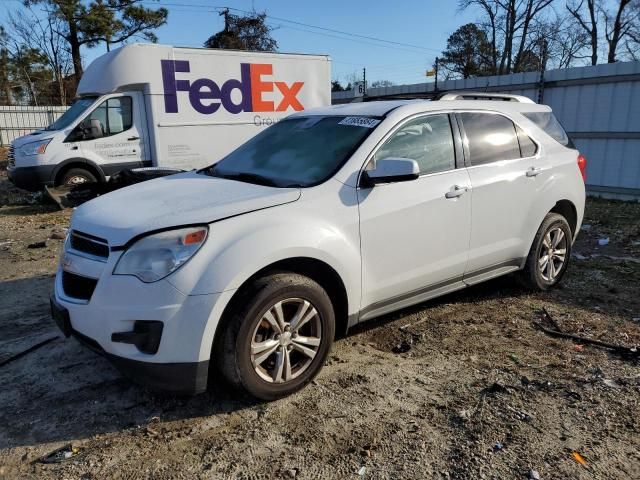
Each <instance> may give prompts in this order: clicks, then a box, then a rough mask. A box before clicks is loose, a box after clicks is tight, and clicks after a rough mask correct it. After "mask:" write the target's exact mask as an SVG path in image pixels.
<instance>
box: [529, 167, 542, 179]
mask: <svg viewBox="0 0 640 480" xmlns="http://www.w3.org/2000/svg"><path fill="white" fill-rule="evenodd" d="M541 173H542V169H541V168H536V167H531V168H530V169H529V170H527V173H526V175H527V177H536V176H538V175H540V174H541Z"/></svg>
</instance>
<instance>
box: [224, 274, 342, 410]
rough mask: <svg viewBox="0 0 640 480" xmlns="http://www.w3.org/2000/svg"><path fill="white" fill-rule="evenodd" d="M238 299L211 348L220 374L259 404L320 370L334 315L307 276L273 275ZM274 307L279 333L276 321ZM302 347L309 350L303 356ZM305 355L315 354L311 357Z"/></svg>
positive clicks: (290, 390) (295, 387)
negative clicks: (219, 336)
mask: <svg viewBox="0 0 640 480" xmlns="http://www.w3.org/2000/svg"><path fill="white" fill-rule="evenodd" d="M237 300H238V301H235V302H234V305H235V306H236V307H237V308H236V309H235V311H232V312H231V315H230V316H229V318H227V319H225V320H226V321H225V322H224V324H223V326H222V327H223V329H224V330H223V331H222V332H221V335H222V336H221V338H220V341H218V342H217V345H216V346H215V352H214V355H215V357H216V360H217V364H218V365H219V368H220V370H221V373H222V374H223V376H224V377H225V378H226V380H227V381H229V382H230V383H231V384H232V385H233V386H235V387H236V388H239V389H243V390H245V391H246V392H248V393H249V394H251V395H253V396H254V397H257V398H259V399H262V400H274V399H277V398H281V397H284V396H287V395H290V394H292V393H293V392H296V391H298V390H300V389H301V388H303V387H304V386H305V385H306V384H307V383H309V382H310V381H311V380H312V379H313V377H315V375H316V374H317V373H318V372H319V371H320V369H321V368H322V366H323V365H324V362H325V360H326V358H327V355H328V354H329V351H330V349H331V345H332V343H333V338H334V333H335V316H334V311H333V305H332V303H331V299H330V298H329V296H328V295H327V293H326V292H325V291H324V289H323V288H322V287H321V286H320V285H318V284H317V283H316V282H314V281H313V280H311V279H310V278H308V277H305V276H302V275H298V274H294V273H277V274H273V275H269V276H266V277H263V278H260V279H258V280H256V281H255V282H254V283H253V284H252V285H251V286H250V287H249V288H248V289H247V290H245V291H244V292H242V293H241V297H240V298H238V299H237ZM304 302H308V305H306V304H305V303H304ZM278 305H280V308H281V311H280V312H281V314H282V316H281V318H283V319H284V322H285V328H284V329H282V328H281V325H280V324H279V322H278V321H277V317H278V307H277V306H278ZM305 308H306V310H305ZM312 309H315V312H316V315H313V310H312ZM300 312H304V313H303V314H302V315H299V314H300ZM297 315H298V316H299V317H300V320H304V319H305V318H306V319H307V320H306V322H304V323H303V324H300V323H297V322H296V323H297V325H298V326H297V328H296V326H295V325H294V322H295V321H296V316H297ZM279 332H280V333H279ZM296 338H297V339H298V340H297V341H296ZM302 339H304V341H302ZM252 344H253V351H252ZM315 344H317V345H315ZM304 349H307V350H308V351H309V352H308V353H303V352H304ZM310 352H315V353H314V354H313V356H312V357H311V355H310ZM287 359H289V365H290V368H289V369H287V368H286V364H287ZM279 360H282V361H281V362H278V361H279ZM279 365H283V366H282V368H278V366H279ZM287 377H288V378H287Z"/></svg>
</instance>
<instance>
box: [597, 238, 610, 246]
mask: <svg viewBox="0 0 640 480" xmlns="http://www.w3.org/2000/svg"><path fill="white" fill-rule="evenodd" d="M598 245H600V246H601V247H604V246H605V245H609V237H605V238H599V239H598Z"/></svg>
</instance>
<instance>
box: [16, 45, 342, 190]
mask: <svg viewBox="0 0 640 480" xmlns="http://www.w3.org/2000/svg"><path fill="white" fill-rule="evenodd" d="M330 103H331V92H330V60H329V57H328V56H322V55H302V54H283V53H262V52H260V53H258V52H243V51H235V50H216V49H204V48H202V49H200V48H179V47H172V46H167V45H149V44H132V45H127V46H124V47H122V48H119V49H117V50H114V51H112V52H109V53H106V54H105V55H102V56H101V57H99V58H97V59H96V60H94V61H93V62H92V63H91V65H89V67H88V68H87V70H86V71H85V73H84V75H83V77H82V80H81V81H80V84H79V85H78V91H77V99H76V101H75V102H74V103H73V105H71V107H70V108H69V109H68V110H67V111H66V112H65V113H64V115H62V116H61V117H60V118H58V120H56V121H55V122H54V123H52V124H51V125H49V126H48V127H47V128H45V129H44V130H38V131H35V132H33V133H31V134H29V135H25V136H23V137H20V138H17V139H16V140H14V142H13V143H12V145H11V147H10V149H9V165H8V174H9V179H10V180H11V181H12V182H13V183H14V184H15V185H17V186H19V187H22V188H26V189H29V190H37V189H40V188H42V187H43V186H45V185H46V186H51V185H74V184H78V183H83V182H87V181H98V182H102V181H106V180H107V179H108V178H109V177H110V176H111V175H113V174H114V173H116V172H118V171H120V170H124V169H131V168H136V167H150V166H153V167H167V168H176V169H192V168H199V167H203V166H206V165H210V164H213V163H215V162H217V161H218V160H219V159H221V158H222V157H224V156H225V155H226V154H227V153H229V152H231V151H232V150H233V149H235V148H236V147H238V146H239V145H240V144H242V143H244V142H245V141H246V140H248V139H249V138H251V137H252V136H254V135H255V134H256V133H258V132H260V131H261V130H262V129H264V128H266V127H267V126H269V125H271V124H273V123H274V122H277V121H278V120H280V119H281V118H284V117H285V116H287V115H289V114H291V113H293V112H296V111H300V110H303V109H306V108H312V107H319V106H325V105H330Z"/></svg>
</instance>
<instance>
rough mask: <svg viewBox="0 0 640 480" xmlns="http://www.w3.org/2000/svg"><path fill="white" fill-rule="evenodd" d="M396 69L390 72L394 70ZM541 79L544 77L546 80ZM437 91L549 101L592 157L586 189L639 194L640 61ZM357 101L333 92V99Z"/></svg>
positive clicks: (404, 91) (444, 85)
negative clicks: (474, 92) (471, 91)
mask: <svg viewBox="0 0 640 480" xmlns="http://www.w3.org/2000/svg"><path fill="white" fill-rule="evenodd" d="M390 73H391V72H390ZM541 80H542V81H541ZM438 87H439V88H438V91H440V92H442V91H445V90H449V91H451V90H474V91H481V92H484V91H486V92H504V93H514V94H520V95H526V96H528V97H529V98H531V99H533V100H534V101H536V102H538V101H541V103H545V104H547V105H549V106H551V108H553V111H554V113H555V114H556V116H557V117H558V119H559V120H560V122H561V123H562V124H563V125H564V127H565V129H566V130H567V132H568V133H569V136H570V137H571V138H572V139H573V140H574V142H575V144H576V146H577V147H578V149H579V150H580V151H581V152H582V153H584V154H585V156H586V157H587V189H588V191H589V193H591V194H597V195H606V196H610V197H614V198H640V62H619V63H613V64H608V65H596V66H593V67H592V66H589V67H577V68H566V69H562V70H550V71H547V72H545V73H544V78H543V79H541V78H540V73H538V72H529V73H515V74H512V75H500V76H493V77H479V78H470V79H467V80H449V81H446V82H440V83H439V85H438ZM433 93H434V84H433V83H420V84H413V85H396V86H392V87H381V88H371V89H369V90H368V91H367V94H368V95H369V98H370V99H391V98H410V97H425V98H429V97H430V96H433ZM353 100H354V93H353V92H334V93H333V94H332V101H333V103H346V102H350V101H353Z"/></svg>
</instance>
